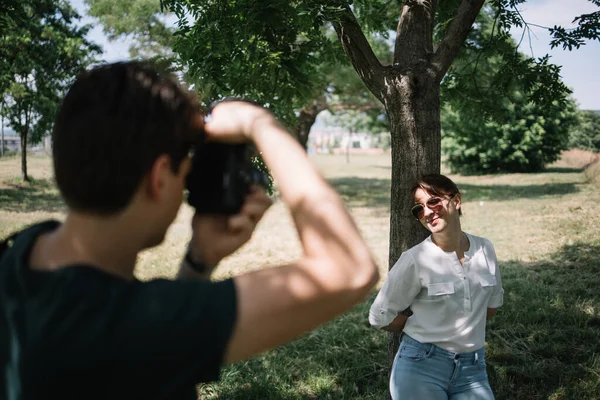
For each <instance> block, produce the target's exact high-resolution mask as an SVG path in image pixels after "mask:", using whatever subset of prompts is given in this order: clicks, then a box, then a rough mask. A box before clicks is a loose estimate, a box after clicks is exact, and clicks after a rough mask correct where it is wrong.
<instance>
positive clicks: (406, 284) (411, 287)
mask: <svg viewBox="0 0 600 400" xmlns="http://www.w3.org/2000/svg"><path fill="white" fill-rule="evenodd" d="M420 290H421V283H420V279H419V270H418V266H417V264H416V263H415V261H414V259H413V257H412V255H411V254H410V253H408V252H404V253H402V255H401V256H400V258H399V259H398V261H396V264H394V266H393V267H392V269H391V270H390V271H389V272H388V277H387V280H386V281H385V283H384V284H383V286H382V287H381V290H380V291H379V293H378V294H377V297H376V298H375V301H374V302H373V304H372V305H371V309H370V310H369V323H370V324H371V325H372V326H374V327H376V328H380V329H381V328H383V327H386V326H388V325H389V324H390V323H391V322H392V321H393V320H394V319H396V317H397V316H398V313H400V312H402V311H404V310H406V309H407V308H408V307H410V305H411V303H412V301H413V300H414V298H415V297H416V296H417V294H418V293H419V291H420Z"/></svg>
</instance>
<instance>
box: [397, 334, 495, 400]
mask: <svg viewBox="0 0 600 400" xmlns="http://www.w3.org/2000/svg"><path fill="white" fill-rule="evenodd" d="M390 392H391V394H392V399H394V400H425V399H426V400H493V399H494V394H493V393H492V388H491V387H490V384H489V382H488V377H487V372H486V370H485V349H484V348H481V349H479V350H477V351H473V352H468V353H453V352H451V351H447V350H444V349H442V348H440V347H438V346H436V345H433V344H424V343H421V342H418V341H416V340H415V339H413V338H411V337H410V336H408V335H406V334H404V335H403V337H402V341H401V342H400V348H399V349H398V353H397V354H396V358H395V360H394V365H393V366H392V376H391V378H390Z"/></svg>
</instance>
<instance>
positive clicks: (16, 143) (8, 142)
mask: <svg viewBox="0 0 600 400" xmlns="http://www.w3.org/2000/svg"><path fill="white" fill-rule="evenodd" d="M1 142H2V135H1V134H0V146H2V145H3V146H4V151H5V152H6V151H8V152H14V151H16V152H20V151H21V137H20V136H19V134H18V133H17V132H15V131H14V130H12V129H10V128H6V127H5V128H4V143H1ZM51 142H52V141H51V139H50V137H49V136H46V137H44V139H43V140H42V142H41V143H37V144H35V145H31V144H29V145H28V146H27V151H46V152H48V153H50V152H51V151H52V146H51Z"/></svg>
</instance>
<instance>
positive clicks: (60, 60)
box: [0, 0, 100, 181]
mask: <svg viewBox="0 0 600 400" xmlns="http://www.w3.org/2000/svg"><path fill="white" fill-rule="evenodd" d="M23 16H25V18H23ZM4 18H5V21H7V24H8V25H7V27H6V29H5V30H4V33H3V35H4V37H3V39H4V40H3V41H2V43H0V54H1V55H2V57H1V58H2V59H3V74H2V82H3V85H2V87H1V88H0V89H2V93H1V94H2V99H3V103H4V107H3V113H4V115H5V116H6V118H7V120H8V123H9V124H10V126H11V127H12V128H13V129H14V130H15V131H16V132H17V133H18V134H19V136H20V139H21V172H22V177H23V180H25V181H29V176H28V174H27V145H28V144H29V143H30V142H31V143H38V142H40V141H41V139H42V137H43V136H44V135H45V134H46V133H47V132H49V131H50V129H51V126H52V122H53V120H54V115H55V112H56V109H57V107H58V104H59V102H60V99H61V97H62V95H63V93H64V90H65V89H66V88H67V87H68V85H69V84H70V83H71V82H72V80H73V79H74V77H75V76H76V74H77V73H78V72H80V71H82V70H83V69H84V68H85V67H86V66H87V65H88V64H89V63H90V62H92V60H93V59H92V57H93V55H94V54H96V53H99V52H100V48H99V47H97V46H96V45H93V44H91V43H89V42H88V41H87V40H86V39H85V36H86V34H87V32H88V31H89V29H90V27H89V26H83V27H79V26H77V25H76V21H77V20H78V19H79V18H80V17H79V15H78V14H77V13H76V12H75V10H74V9H73V8H72V7H71V6H70V5H69V4H68V3H67V2H66V1H64V0H59V1H56V0H55V1H50V0H35V1H30V2H26V3H25V2H23V3H19V4H18V7H17V8H15V9H14V13H13V14H12V15H11V14H9V15H5V16H4Z"/></svg>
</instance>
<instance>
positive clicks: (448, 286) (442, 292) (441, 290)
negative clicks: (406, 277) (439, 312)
mask: <svg viewBox="0 0 600 400" xmlns="http://www.w3.org/2000/svg"><path fill="white" fill-rule="evenodd" d="M426 288H427V291H426V296H423V300H428V301H443V300H446V299H448V298H449V297H450V296H452V295H453V294H454V293H455V289H454V282H440V283H428V284H427V285H426Z"/></svg>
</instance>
